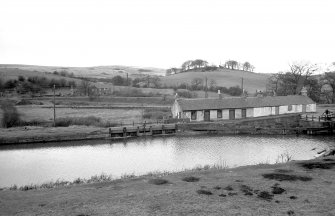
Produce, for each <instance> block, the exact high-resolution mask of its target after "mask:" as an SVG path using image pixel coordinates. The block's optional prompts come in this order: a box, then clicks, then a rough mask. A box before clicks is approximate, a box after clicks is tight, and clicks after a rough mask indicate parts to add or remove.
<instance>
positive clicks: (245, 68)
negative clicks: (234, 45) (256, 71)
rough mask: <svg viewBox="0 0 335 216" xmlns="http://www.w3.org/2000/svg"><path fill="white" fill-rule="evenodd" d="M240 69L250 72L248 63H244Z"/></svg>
mask: <svg viewBox="0 0 335 216" xmlns="http://www.w3.org/2000/svg"><path fill="white" fill-rule="evenodd" d="M242 67H243V70H244V71H250V70H251V64H250V63H249V62H244V63H243V66H242Z"/></svg>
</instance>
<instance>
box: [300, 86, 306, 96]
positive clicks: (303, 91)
mask: <svg viewBox="0 0 335 216" xmlns="http://www.w3.org/2000/svg"><path fill="white" fill-rule="evenodd" d="M300 93H301V95H302V96H306V97H307V89H306V88H305V86H304V87H303V88H302V89H301V91H300Z"/></svg>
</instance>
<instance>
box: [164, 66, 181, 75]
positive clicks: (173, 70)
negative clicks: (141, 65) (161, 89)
mask: <svg viewBox="0 0 335 216" xmlns="http://www.w3.org/2000/svg"><path fill="white" fill-rule="evenodd" d="M177 72H178V68H174V67H173V68H169V69H167V70H166V73H165V75H166V76H170V75H171V74H176V73H177Z"/></svg>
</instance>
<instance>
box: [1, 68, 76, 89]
mask: <svg viewBox="0 0 335 216" xmlns="http://www.w3.org/2000/svg"><path fill="white" fill-rule="evenodd" d="M18 76H24V77H26V78H28V77H33V76H38V77H42V76H43V77H45V78H47V79H49V80H51V79H56V80H58V79H63V78H64V79H66V80H67V81H75V82H76V83H77V84H78V85H79V83H80V82H81V80H80V79H76V78H70V77H63V76H59V75H54V74H49V73H45V71H33V70H25V69H17V68H4V67H1V65H0V78H1V79H2V80H5V81H6V80H9V79H15V80H17V78H18Z"/></svg>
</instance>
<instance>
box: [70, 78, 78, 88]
mask: <svg viewBox="0 0 335 216" xmlns="http://www.w3.org/2000/svg"><path fill="white" fill-rule="evenodd" d="M68 85H69V87H71V86H72V87H73V88H75V87H76V86H77V83H76V82H75V81H74V80H70V81H68Z"/></svg>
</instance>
